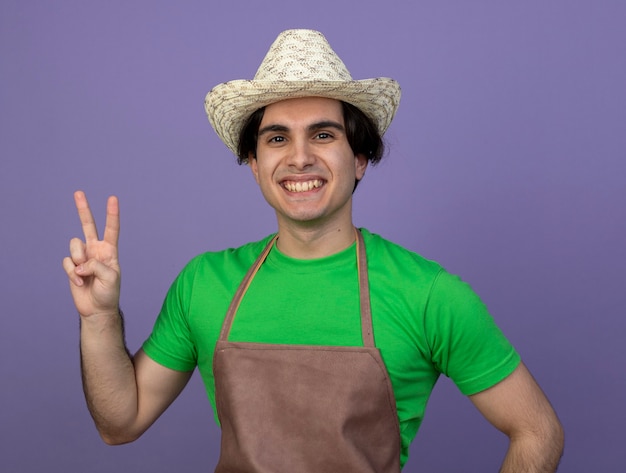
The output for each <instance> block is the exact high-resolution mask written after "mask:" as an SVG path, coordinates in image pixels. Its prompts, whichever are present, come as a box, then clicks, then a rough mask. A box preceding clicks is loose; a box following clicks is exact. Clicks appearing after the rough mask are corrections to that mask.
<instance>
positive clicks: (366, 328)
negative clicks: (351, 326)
mask: <svg viewBox="0 0 626 473" xmlns="http://www.w3.org/2000/svg"><path fill="white" fill-rule="evenodd" d="M354 233H355V235H356V251H357V272H358V277H359V297H360V301H359V302H360V306H361V336H362V338H363V346H365V347H372V348H373V347H375V344H374V333H373V328H372V308H371V305H370V290H369V281H368V277H367V255H366V253H365V243H364V241H363V235H361V232H360V231H359V230H357V229H356V228H355V229H354ZM277 239H278V234H276V235H274V237H273V238H272V239H271V240H270V241H269V243H268V244H267V245H266V246H265V248H264V249H263V251H262V252H261V254H260V255H259V256H258V258H257V259H256V261H255V262H254V264H253V265H252V266H251V267H250V269H249V270H248V272H247V273H246V275H245V276H244V278H243V281H241V284H240V285H239V287H238V288H237V292H235V295H234V296H233V299H232V301H231V302H230V306H229V307H228V311H227V312H226V317H225V318H224V323H223V324H222V330H221V331H220V336H219V340H220V341H227V340H228V334H229V333H230V328H231V326H232V324H233V319H234V318H235V313H236V312H237V309H238V308H239V305H240V303H241V300H242V299H243V296H244V294H245V293H246V291H247V290H248V287H249V286H250V283H251V282H252V279H253V278H254V276H255V275H256V273H257V272H258V271H259V268H260V267H261V265H262V264H263V262H264V261H265V258H267V255H268V254H269V252H270V250H271V249H272V246H273V245H274V242H275V241H276V240H277Z"/></svg>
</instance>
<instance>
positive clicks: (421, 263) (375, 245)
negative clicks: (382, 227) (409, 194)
mask: <svg viewBox="0 0 626 473" xmlns="http://www.w3.org/2000/svg"><path fill="white" fill-rule="evenodd" d="M360 231H361V234H362V235H363V241H364V242H365V248H366V251H367V259H368V268H369V270H370V271H371V272H373V273H377V272H383V273H385V274H388V275H389V276H390V277H394V278H395V279H396V280H398V279H401V278H402V277H403V276H404V277H406V278H407V279H409V280H411V281H414V282H417V283H419V284H423V283H425V282H426V281H430V282H431V283H432V282H434V281H435V279H437V277H438V275H439V273H441V272H443V271H444V269H443V267H442V266H441V265H440V264H439V263H437V262H436V261H432V260H430V259H427V258H425V257H423V256H422V255H420V254H419V253H416V252H414V251H411V250H409V249H407V248H404V247H403V246H400V245H398V244H397V243H394V242H392V241H389V240H387V239H385V238H383V237H381V236H380V235H378V234H376V233H372V232H370V231H369V230H367V229H365V228H361V229H360Z"/></svg>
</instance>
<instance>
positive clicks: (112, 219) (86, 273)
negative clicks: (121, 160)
mask: <svg viewBox="0 0 626 473" xmlns="http://www.w3.org/2000/svg"><path fill="white" fill-rule="evenodd" d="M74 201H75V203H76V209H77V210H78V216H79V218H80V221H81V224H82V227H83V233H84V235H85V240H84V241H82V240H81V239H79V238H73V239H72V240H71V241H70V256H68V257H66V258H64V259H63V268H64V269H65V272H66V273H67V276H68V278H69V282H70V290H71V293H72V297H73V298H74V304H75V305H76V309H77V310H78V313H79V314H80V315H81V316H83V317H89V316H92V315H97V314H111V313H117V312H118V311H119V298H120V276H121V273H120V265H119V261H118V240H119V234H120V211H119V203H118V200H117V197H109V199H108V201H107V216H106V224H105V228H104V236H103V238H102V240H99V239H98V231H97V229H96V223H95V221H94V219H93V215H92V213H91V210H90V209H89V203H88V202H87V198H86V197H85V194H84V192H82V191H77V192H75V193H74Z"/></svg>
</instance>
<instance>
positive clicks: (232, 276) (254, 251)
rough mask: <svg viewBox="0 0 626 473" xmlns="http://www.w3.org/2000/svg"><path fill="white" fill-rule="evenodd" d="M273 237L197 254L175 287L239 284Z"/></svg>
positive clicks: (189, 288)
mask: <svg viewBox="0 0 626 473" xmlns="http://www.w3.org/2000/svg"><path fill="white" fill-rule="evenodd" d="M273 236H274V235H268V236H266V237H265V238H263V239H261V240H258V241H254V242H250V243H246V244H244V245H242V246H239V247H237V248H227V249H224V250H220V251H207V252H205V253H201V254H199V255H197V256H195V257H194V258H192V259H191V260H190V261H189V262H188V263H187V264H186V265H185V266H184V267H183V269H182V270H181V271H180V273H179V274H178V276H177V277H176V280H175V281H174V284H173V287H183V288H187V290H188V291H193V288H197V287H198V286H199V285H200V286H203V287H204V286H210V287H212V288H215V287H216V286H222V285H225V286H227V287H230V286H232V285H233V284H234V285H236V284H238V283H239V282H240V281H241V278H243V276H244V275H245V273H246V271H247V270H248V269H249V268H250V266H251V265H252V263H253V262H254V261H255V260H256V258H257V257H258V256H259V254H260V253H261V251H263V248H265V246H266V245H267V244H268V243H269V241H270V240H271V239H272V237H273ZM194 292H195V291H194Z"/></svg>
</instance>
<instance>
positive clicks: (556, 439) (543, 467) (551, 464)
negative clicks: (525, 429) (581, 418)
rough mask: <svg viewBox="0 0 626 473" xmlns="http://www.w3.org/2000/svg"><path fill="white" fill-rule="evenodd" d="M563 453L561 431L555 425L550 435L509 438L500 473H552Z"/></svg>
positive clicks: (558, 426) (559, 427)
mask: <svg viewBox="0 0 626 473" xmlns="http://www.w3.org/2000/svg"><path fill="white" fill-rule="evenodd" d="M562 453H563V431H562V429H561V426H560V425H555V426H554V428H553V429H552V431H551V432H550V434H548V435H537V434H529V435H526V436H519V437H514V438H511V441H510V444H509V449H508V451H507V454H506V457H505V459H504V462H503V463H502V468H501V469H500V473H553V472H555V471H556V470H557V468H558V466H559V461H560V459H561V455H562Z"/></svg>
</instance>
